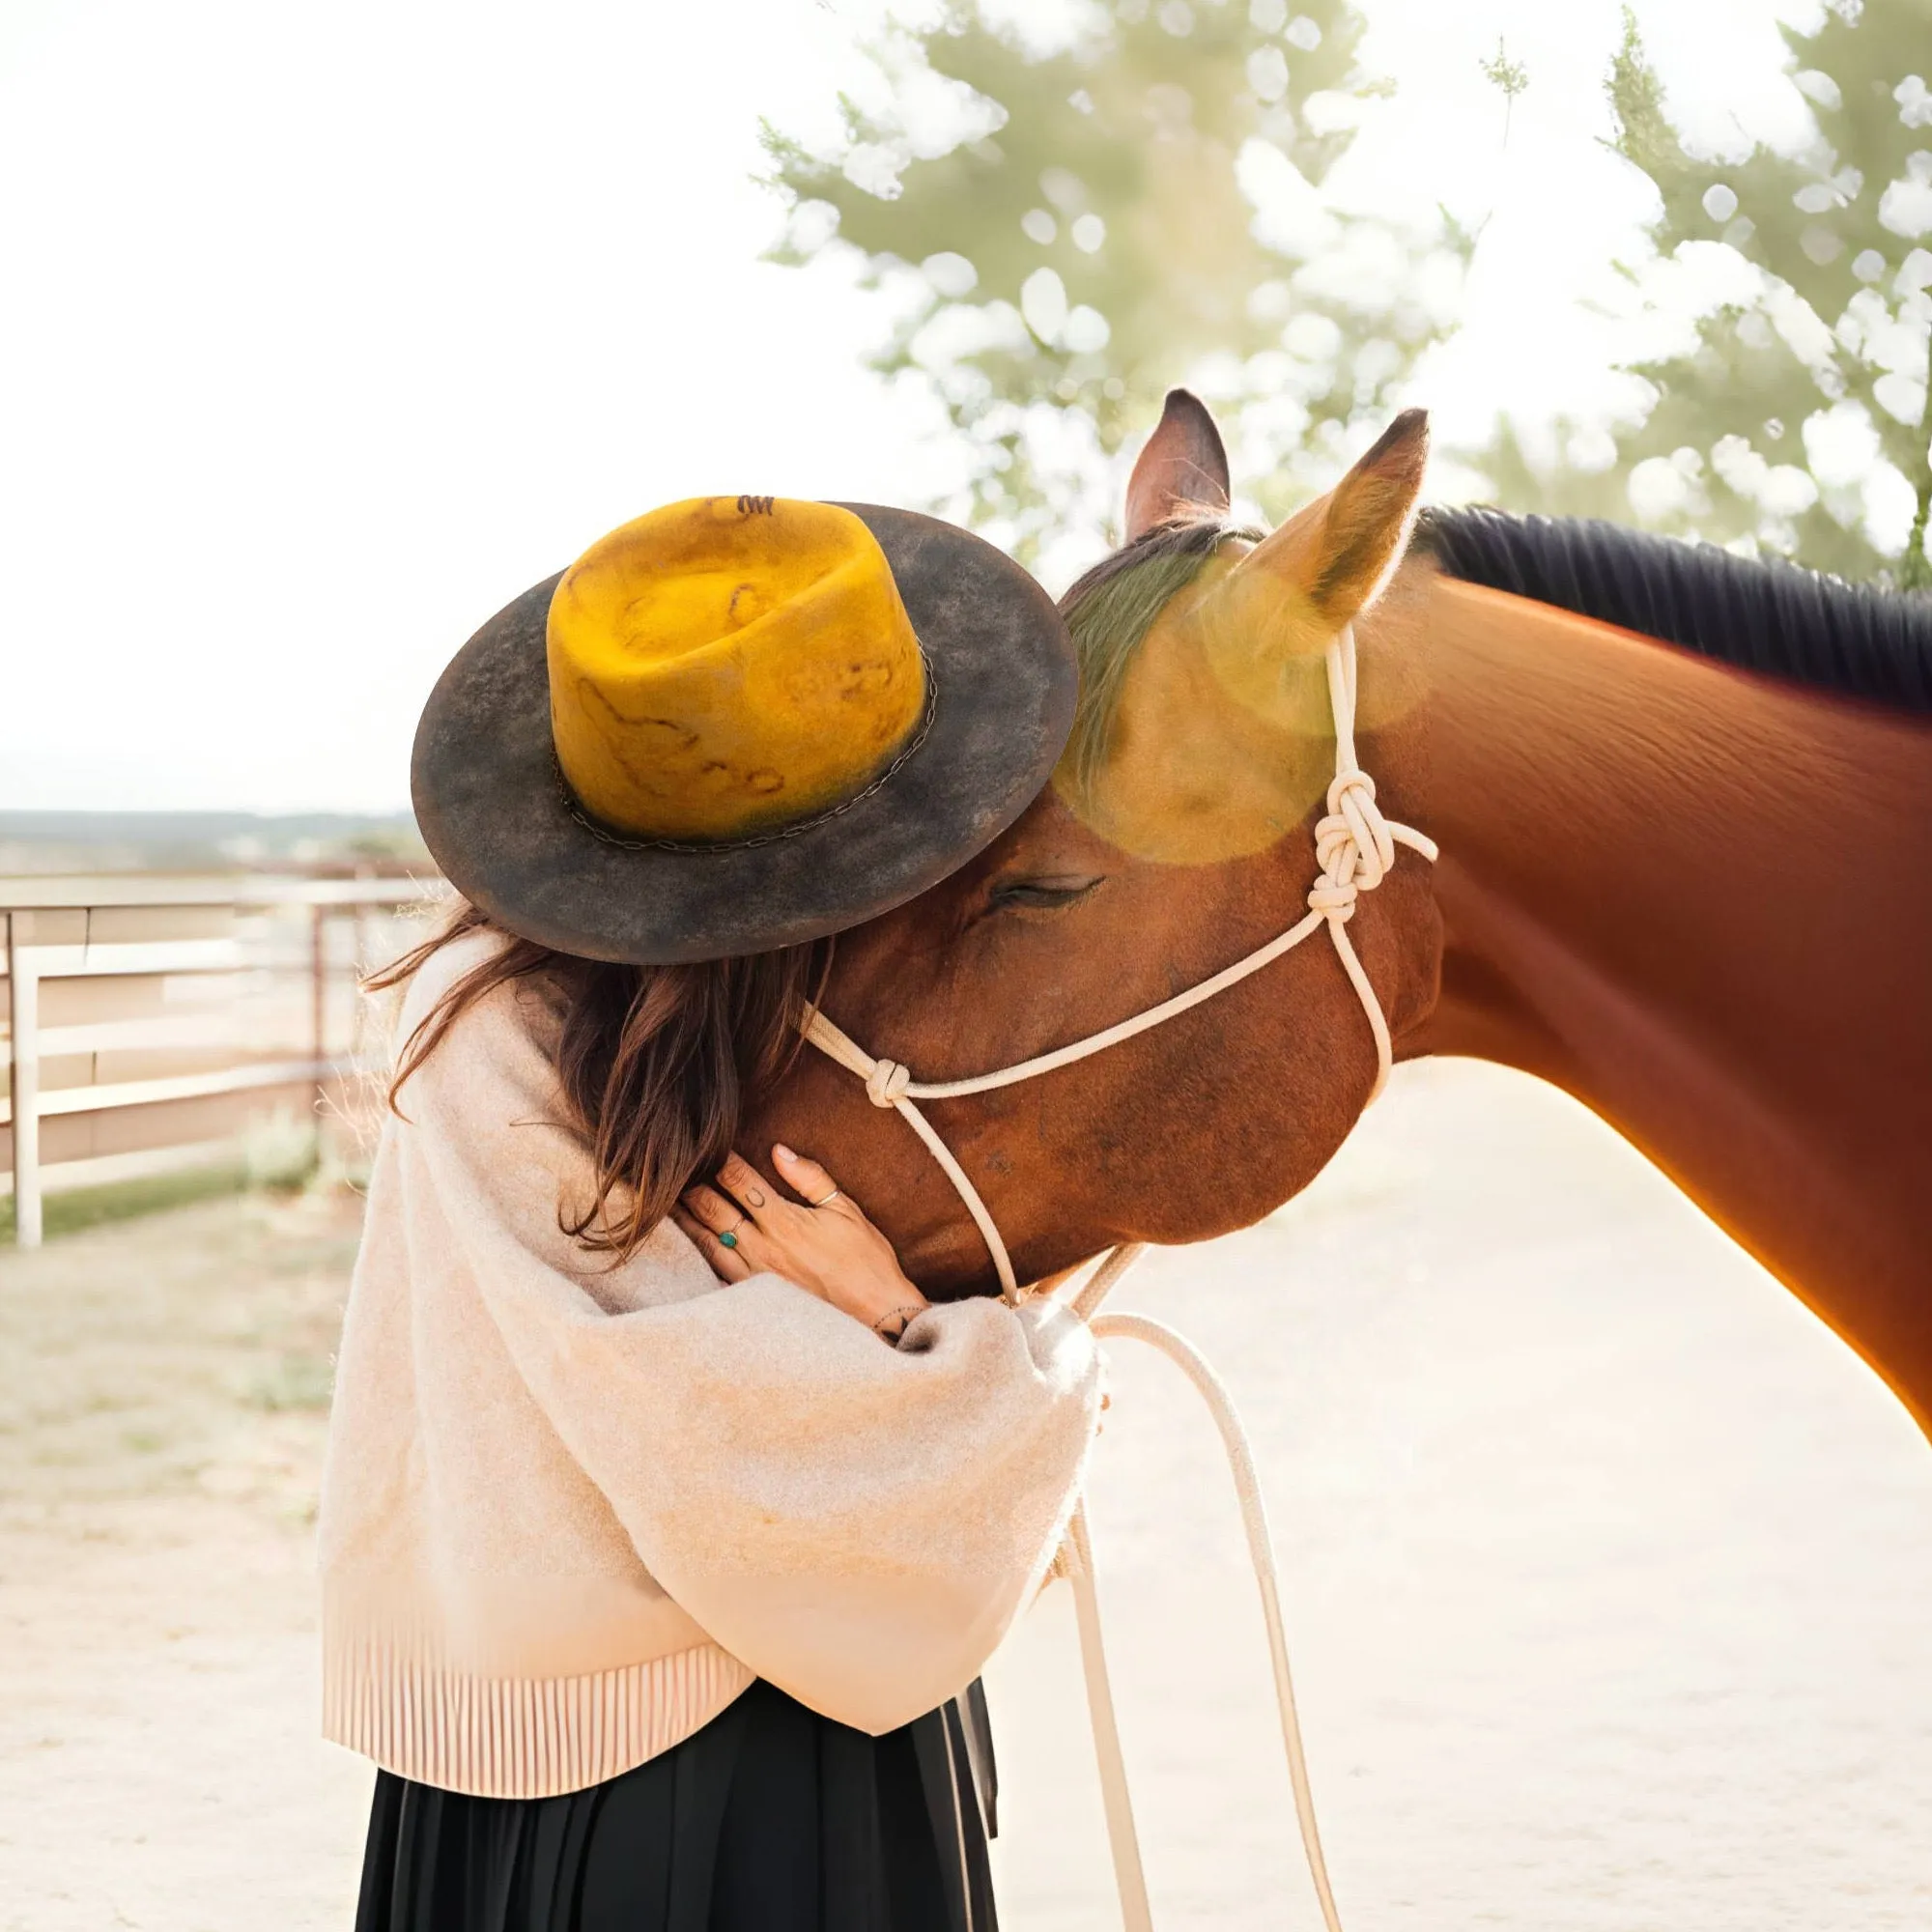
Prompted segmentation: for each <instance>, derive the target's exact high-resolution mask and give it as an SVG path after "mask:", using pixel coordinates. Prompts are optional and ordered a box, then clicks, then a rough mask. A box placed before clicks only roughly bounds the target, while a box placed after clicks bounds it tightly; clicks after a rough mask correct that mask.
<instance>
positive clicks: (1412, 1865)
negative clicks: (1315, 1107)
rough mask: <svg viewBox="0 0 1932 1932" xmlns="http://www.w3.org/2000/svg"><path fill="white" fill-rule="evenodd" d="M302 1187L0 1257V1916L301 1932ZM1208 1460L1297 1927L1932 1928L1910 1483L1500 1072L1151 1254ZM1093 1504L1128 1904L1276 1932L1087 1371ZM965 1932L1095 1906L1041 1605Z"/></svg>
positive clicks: (329, 1293) (344, 1241)
mask: <svg viewBox="0 0 1932 1932" xmlns="http://www.w3.org/2000/svg"><path fill="white" fill-rule="evenodd" d="M355 1233H356V1213H355V1204H354V1202H353V1200H349V1199H345V1198H342V1197H327V1196H325V1197H318V1198H302V1199H297V1200H293V1201H275V1200H270V1199H265V1198H263V1197H259V1196H255V1197H242V1198H239V1199H230V1200H223V1201H214V1202H208V1203H204V1204H202V1205H200V1206H196V1207H191V1208H184V1209H181V1210H179V1211H177V1212H174V1213H170V1214H165V1215H156V1216H152V1217H150V1218H148V1219H146V1220H142V1221H138V1222H132V1223H128V1224H124V1225H121V1226H118V1227H111V1228H102V1229H98V1230H95V1231H93V1232H90V1233H87V1234H81V1235H75V1236H70V1237H68V1238H65V1239H63V1240H60V1241H57V1242H54V1243H51V1244H49V1246H48V1247H47V1248H45V1249H44V1250H43V1251H42V1252H41V1253H39V1254H36V1255H29V1256H16V1255H13V1254H4V1255H0V1928H6V1932H14V1929H15V1928H17V1932H69V1928H75V1932H81V1929H82V1928H84V1932H96V1928H117V1927H135V1928H139V1932H262V1928H270V1927H272V1928H276V1932H306V1928H311V1927H313V1928H325V1927H327V1928H341V1927H346V1926H347V1925H348V1923H349V1922H350V1918H351V1913H352V1908H353V1897H354V1890H355V1875H356V1863H357V1859H358V1854H359V1847H360V1833H361V1823H362V1814H363V1808H364V1806H365V1804H366V1801H367V1790H368V1774H367V1771H366V1769H365V1768H364V1767H363V1766H361V1765H360V1764H359V1763H357V1762H356V1761H355V1760H354V1759H352V1758H350V1757H349V1756H348V1755H347V1754H346V1753H343V1752H341V1751H338V1750H335V1749H333V1748H332V1747H328V1746H326V1745H324V1744H322V1743H321V1742H320V1741H319V1740H318V1739H317V1737H316V1735H315V1731H316V1711H317V1701H318V1696H317V1685H316V1669H315V1660H314V1654H313V1653H314V1629H313V1625H314V1619H313V1605H312V1590H311V1582H310V1564H311V1560H312V1559H311V1548H310V1543H311V1525H312V1517H313V1510H314V1502H315V1493H316V1486H317V1480H318V1475H319V1461H320V1451H321V1445H322V1440H323V1432H324V1423H325V1412H324V1405H325V1403H326V1400H327V1378H328V1357H329V1351H330V1349H331V1346H332V1341H333V1335H334V1330H335V1324H336V1322H337V1320H338V1318H339V1313H340V1308H341V1303H342V1299H343V1295H344V1292H345V1288H346V1283H347V1277H348V1270H349V1266H350V1263H351V1260H352V1257H353V1253H354V1244H355ZM1120 1300H1121V1304H1122V1306H1131V1307H1136V1308H1140V1309H1142V1310H1145V1311H1146V1312H1149V1313H1152V1314H1156V1315H1159V1316H1160V1317H1162V1318H1163V1319H1166V1320H1169V1321H1174V1322H1175V1323H1176V1324H1177V1325H1179V1326H1180V1327H1182V1328H1183V1329H1185V1330H1186V1331H1187V1332H1188V1333H1190V1334H1191V1335H1192V1336H1193V1337H1194V1338H1195V1339H1196V1340H1197V1342H1199V1343H1200V1344H1201V1346H1202V1347H1203V1348H1204V1349H1205V1350H1207V1352H1208V1355H1209V1357H1210V1359H1212V1360H1213V1361H1214V1362H1215V1363H1216V1364H1217V1365H1218V1366H1219V1367H1220V1369H1221V1370H1222V1372H1223V1374H1224V1376H1225V1377H1226V1378H1227V1379H1228V1380H1229V1382H1230V1384H1231V1386H1232V1387H1233V1388H1234V1391H1235V1393H1236V1397H1237V1399H1238V1400H1239V1401H1240V1403H1241V1406H1242V1407H1243V1409H1244V1411H1245V1413H1246V1414H1247V1417H1248V1420H1249V1426H1250V1428H1251V1430H1252V1431H1253V1434H1254V1436H1255V1441H1256V1451H1257V1455H1258V1459H1259V1461H1260V1463H1261V1466H1262V1470H1263V1474H1264V1480H1265V1482H1266V1484H1267V1487H1268V1492H1269V1495H1270V1500H1271V1507H1272V1511H1273V1515H1274V1520H1275V1525H1276V1535H1277V1539H1278V1541H1279V1543H1280V1546H1281V1550H1282V1560H1283V1573H1284V1585H1285V1594H1286V1600H1287V1603H1288V1606H1289V1616H1290V1628H1291V1640H1292V1642H1293V1646H1294V1651H1295V1667H1296V1672H1297V1686H1298V1689H1299V1691H1300V1694H1301V1699H1302V1704H1303V1716H1304V1720H1305V1723H1306V1727H1307V1732H1308V1746H1309V1753H1310V1760H1311V1765H1312V1768H1313V1772H1314V1776H1315V1783H1316V1795H1317V1800H1318V1804H1319V1805H1320V1807H1321V1817H1322V1825H1323V1830H1324V1833H1325V1834H1326V1838H1327V1843H1328V1855H1329V1862H1330V1866H1331V1869H1332V1871H1333V1873H1334V1876H1335V1883H1336V1887H1337V1891H1338V1895H1339V1897H1340V1900H1341V1904H1342V1911H1343V1918H1344V1922H1345V1923H1346V1924H1348V1925H1349V1926H1350V1928H1351V1932H1359V1928H1364V1927H1367V1928H1374V1927H1378V1926H1379V1927H1384V1928H1389V1927H1413V1928H1415V1929H1416V1932H1439V1928H1441V1927H1444V1926H1447V1925H1489V1926H1496V1927H1509V1928H1517V1929H1518V1932H1559V1928H1560V1932H1786V1928H1789V1932H1799V1928H1804V1932H1818V1928H1821V1927H1823V1928H1831V1932H1882V1928H1883V1932H1902V1929H1903V1928H1913V1932H1923V1928H1924V1927H1925V1926H1926V1925H1928V1924H1932V1635H1928V1631H1932V1624H1928V1622H1927V1619H1926V1615H1925V1605H1927V1604H1928V1603H1932V1536H1928V1535H1927V1534H1926V1529H1927V1525H1928V1523H1932V1452H1928V1451H1927V1449H1926V1447H1925V1445H1924V1443H1923V1442H1922V1441H1921V1440H1920V1439H1919V1438H1918V1435H1917V1433H1916V1432H1915V1431H1914V1430H1913V1429H1912V1427H1911V1425H1910V1423H1909V1422H1908V1421H1907V1420H1906V1418H1905V1417H1904V1416H1903V1414H1902V1413H1901V1412H1900V1411H1899V1410H1898V1408H1897V1406H1896V1405H1895V1404H1893V1403H1892V1402H1891V1401H1890V1399H1889V1397H1888V1396H1887V1395H1886V1394H1885V1393H1884V1391H1883V1390H1881V1389H1880V1388H1879V1387H1878V1386H1877V1384H1876V1383H1875V1382H1874V1381H1873V1380H1872V1378H1870V1376H1869V1375H1868V1373H1867V1372H1866V1371H1865V1370H1864V1369H1863V1368H1862V1367H1861V1365H1860V1364H1859V1363H1858V1362H1857V1361H1855V1360H1854V1359H1853V1358H1852V1357H1851V1356H1850V1354H1849V1353H1848V1351H1846V1350H1844V1349H1843V1348H1842V1347H1841V1346H1840V1345H1838V1344H1837V1343H1836V1342H1835V1341H1834V1340H1833V1338H1832V1337H1830V1336H1829V1335H1827V1334H1825V1333H1824V1331H1823V1330H1822V1329H1820V1328H1819V1326H1818V1325H1817V1323H1816V1322H1815V1321H1812V1319H1811V1318H1810V1317H1809V1316H1808V1315H1806V1314H1805V1313H1804V1310H1803V1309H1802V1308H1801V1307H1800V1306H1799V1305H1798V1304H1797V1303H1796V1302H1795V1301H1794V1300H1793V1299H1792V1298H1791V1297H1790V1296H1789V1295H1788V1294H1786V1293H1784V1292H1783V1291H1782V1290H1780V1289H1778V1288H1777V1287H1776V1285H1775V1284H1773V1283H1771V1282H1770V1281H1769V1280H1768V1278H1766V1277H1765V1276H1764V1275H1763V1274H1762V1273H1761V1271H1760V1270H1758V1269H1757V1268H1756V1267H1755V1266H1754V1265H1753V1264H1751V1263H1750V1262H1748V1261H1747V1259H1746V1258H1745V1257H1744V1256H1743V1255H1742V1254H1740V1253H1739V1252H1738V1250H1736V1249H1735V1248H1734V1247H1732V1246H1731V1245H1730V1244H1729V1243H1728V1242H1726V1241H1725V1240H1723V1238H1722V1237H1721V1236H1719V1235H1717V1234H1716V1233H1715V1231H1714V1230H1712V1229H1711V1228H1710V1227H1709V1226H1708V1224H1706V1223H1704V1222H1703V1221H1702V1220H1701V1219H1700V1218H1699V1217H1698V1216H1697V1215H1696V1214H1695V1213H1694V1212H1693V1211H1692V1210H1690V1208H1688V1207H1687V1206H1686V1204H1685V1203H1683V1201H1682V1200H1681V1199H1680V1198H1679V1197H1677V1196H1676V1195H1675V1194H1674V1193H1673V1192H1672V1191H1671V1190H1670V1189H1669V1188H1668V1187H1667V1186H1666V1185H1665V1184H1664V1183H1663V1182H1662V1180H1661V1179H1659V1178H1658V1177H1657V1176H1656V1175H1654V1174H1653V1173H1651V1172H1650V1171H1649V1170H1648V1169H1647V1168H1645V1167H1644V1166H1643V1164H1642V1163H1641V1162H1640V1161H1638V1160H1637V1159H1636V1157H1635V1156H1634V1155H1633V1154H1632V1153H1631V1152H1630V1151H1629V1150H1627V1149H1625V1148H1624V1147H1623V1146H1622V1145H1621V1144H1620V1143H1617V1142H1616V1141H1614V1139H1613V1138H1612V1137H1611V1136H1609V1135H1608V1134H1607V1133H1606V1132H1605V1130H1604V1129H1603V1128H1601V1127H1600V1126H1599V1125H1598V1124H1597V1123H1596V1122H1592V1121H1590V1120H1588V1119H1587V1117H1585V1116H1583V1115H1582V1114H1581V1113H1580V1112H1579V1111H1578V1110H1577V1109H1576V1108H1574V1107H1572V1106H1571V1105H1569V1103H1567V1102H1565V1101H1563V1100H1561V1099H1560V1098H1559V1097H1558V1096H1555V1095H1553V1094H1549V1093H1548V1092H1547V1091H1546V1090H1542V1089H1538V1088H1535V1087H1533V1086H1530V1085H1529V1084H1528V1083H1525V1082H1521V1081H1517V1080H1512V1079H1509V1078H1507V1077H1506V1076H1503V1075H1500V1074H1498V1073H1496V1072H1494V1071H1493V1070H1492V1069H1486V1068H1481V1067H1474V1066H1458V1065H1449V1066H1429V1067H1421V1068H1406V1069H1402V1070H1401V1072H1400V1074H1399V1078H1398V1082H1397V1085H1396V1088H1395V1089H1394V1090H1393V1091H1392V1093H1391V1094H1390V1096H1389V1098H1388V1099H1387V1100H1386V1101H1385V1102H1384V1103H1383V1104H1382V1105H1381V1106H1379V1107H1378V1108H1377V1109H1376V1111H1375V1113H1374V1114H1373V1115H1372V1116H1371V1118H1370V1119H1369V1121H1368V1122H1365V1123H1364V1126H1363V1128H1362V1129H1361V1130H1360V1131H1359V1132H1358V1134H1357V1136H1356V1137H1355V1139H1354V1140H1353V1141H1352V1142H1351V1143H1350V1147H1349V1148H1348V1149H1347V1150H1345V1151H1344V1154H1343V1155H1342V1157H1341V1158H1340V1159H1338V1161H1337V1162H1336V1163H1335V1165H1334V1166H1333V1167H1332V1168H1331V1169H1330V1171H1329V1172H1328V1173H1327V1174H1326V1175H1324V1176H1323V1177H1322V1179H1321V1181H1320V1182H1319V1183H1318V1184H1317V1186H1316V1187H1315V1188H1313V1189H1311V1190H1310V1192H1309V1193H1308V1194H1307V1195H1305V1196H1304V1197H1303V1198H1302V1199H1301V1200H1300V1201H1298V1202H1296V1203H1294V1204H1293V1205H1292V1206H1291V1207H1290V1208H1288V1209H1286V1210H1284V1211H1283V1212H1282V1213H1281V1214H1279V1215H1277V1216H1275V1217H1273V1218H1272V1219H1271V1220H1270V1221H1269V1222H1267V1223H1266V1224H1264V1226H1262V1227H1260V1228H1257V1229H1253V1230H1250V1231H1248V1232H1247V1233H1245V1234H1243V1235H1239V1236H1231V1237H1229V1239H1227V1240H1225V1241H1222V1242H1217V1243H1214V1244H1212V1245H1210V1246H1208V1247H1206V1248H1201V1249H1195V1250H1190V1251H1184V1252H1176V1253H1170V1254H1165V1255H1160V1256H1156V1257H1153V1258H1152V1259H1151V1262H1150V1263H1149V1264H1148V1265H1147V1267H1146V1268H1145V1270H1144V1272H1143V1274H1142V1275H1141V1276H1139V1277H1137V1278H1135V1280H1134V1281H1133V1282H1132V1283H1130V1284H1129V1285H1128V1286H1127V1287H1126V1288H1123V1289H1122V1292H1121V1296H1120ZM1115 1355H1116V1360H1115V1367H1114V1371H1113V1379H1114V1387H1115V1404H1114V1407H1113V1410H1112V1411H1111V1414H1110V1417H1109V1422H1108V1429H1107V1434H1106V1435H1105V1436H1104V1437H1103V1439H1102V1441H1101V1443H1100V1445H1099V1451H1098V1457H1097V1461H1096V1466H1095V1470H1094V1480H1093V1504H1094V1525H1095V1537H1096V1542H1097V1545H1098V1548H1099V1554H1100V1563H1101V1571H1102V1582H1103V1594H1104V1602H1105V1606H1106V1614H1107V1620H1108V1630H1109V1642H1110V1649H1111V1651H1112V1653H1113V1658H1114V1665H1115V1672H1116V1678H1117V1685H1118V1690H1119V1695H1120V1701H1121V1705H1122V1725H1123V1729H1124V1732H1125V1736H1126V1744H1127V1748H1128V1752H1129V1756H1130V1759H1131V1761H1132V1765H1133V1772H1134V1778H1135V1787H1136V1802H1137V1804H1138V1806H1139V1810H1140V1816H1141V1828H1142V1833H1143V1837H1144V1839H1145V1841H1146V1845H1147V1855H1148V1863H1149V1869H1150V1875H1151V1882H1152V1886H1153V1890H1154V1897H1155V1907H1156V1917H1157V1919H1158V1922H1159V1923H1160V1924H1161V1925H1162V1926H1163V1928H1164V1932H1172V1928H1175V1927H1199V1928H1208V1927H1212V1928H1215V1932H1248V1928H1252V1929H1253V1932H1262V1928H1264V1927H1265V1928H1268V1932H1276V1928H1280V1927H1283V1926H1287V1927H1291V1928H1300V1927H1313V1926H1314V1925H1315V1924H1316V1922H1317V1921H1316V1919H1315V1917H1314V1910H1313V1905H1312V1901H1311V1898H1310V1894H1309V1890H1308V1886H1307V1881H1306V1878H1305V1876H1304V1875H1303V1874H1302V1873H1301V1871H1300V1869H1299V1866H1298V1864H1297V1861H1296V1853H1295V1847H1294V1834H1293V1822H1292V1818H1291V1815H1290V1813H1289V1811H1288V1808H1287V1789H1286V1779H1285V1777H1284V1776H1283V1775H1282V1772H1281V1769H1280V1753H1279V1745H1278V1742H1277V1741H1276V1740H1275V1738H1274V1736H1273V1729H1272V1726H1273V1719H1272V1715H1271V1705H1270V1703H1269V1700H1268V1694H1267V1689H1266V1684H1267V1679H1266V1664H1265V1653H1264V1650H1263V1648H1262V1637H1261V1631H1260V1624H1259V1618H1258V1617H1257V1615H1256V1614H1255V1610H1254V1606H1253V1586H1252V1584H1251V1583H1250V1582H1249V1580H1248V1578H1247V1575H1246V1572H1245V1570H1244V1568H1243V1566H1242V1562H1241V1555H1240V1545H1239V1538H1238V1531H1237V1528H1236V1517H1235V1512H1234V1508H1233V1504H1232V1501H1231V1500H1230V1497H1229V1492H1228V1491H1227V1488H1226V1476H1225V1473H1224V1472H1223V1470H1222V1469H1221V1468H1220V1467H1219V1466H1218V1465H1217V1463H1216V1461H1215V1453H1214V1449H1213V1444H1212V1439H1211V1434H1210V1432H1209V1431H1208V1428H1207V1425H1206V1424H1205V1423H1204V1421H1203V1420H1202V1417H1201V1415H1200V1414H1199V1412H1198V1411H1197V1410H1196V1409H1195V1408H1194V1407H1193V1406H1191V1403H1192V1398H1191V1396H1190V1395H1189V1394H1188V1393H1187V1391H1186V1390H1185V1388H1184V1386H1183V1385H1182V1384H1181V1383H1180V1381H1179V1377H1178V1376H1177V1375H1176V1374H1175V1373H1174V1372H1173V1371H1172V1370H1171V1369H1169V1368H1168V1367H1167V1365H1165V1364H1164V1363H1161V1362H1160V1361H1158V1360H1157V1359H1155V1358H1152V1357H1149V1356H1145V1355H1136V1354H1133V1353H1132V1352H1131V1350H1130V1347H1129V1345H1124V1344H1122V1345H1118V1346H1117V1348H1116V1351H1115ZM988 1683H989V1688H990V1693H991V1698H992V1705H993V1717H994V1724H995V1730H996V1734H997V1736H998V1739H999V1744H1000V1750H1001V1761H1002V1774H1003V1785H1004V1787H1005V1789H1004V1794H1003V1802H1002V1821H1003V1827H1004V1831H1003V1836H1002V1839H1001V1842H1000V1844H999V1845H998V1846H997V1847H996V1857H997V1861H998V1875H999V1883H1000V1889H1001V1901H1002V1914H1003V1922H1004V1923H1005V1924H1006V1925H1007V1927H1008V1932H1102V1928H1108V1927H1111V1926H1114V1925H1116V1924H1118V1922H1119V1921H1118V1917H1117V1914H1116V1910H1115V1908H1114V1906H1113V1903H1112V1900H1111V1895H1110V1889H1109V1884H1110V1882H1109V1875H1108V1865H1107V1858H1106V1851H1105V1844H1104V1838H1103V1836H1102V1833H1101V1828H1100V1821H1099V1807H1098V1801H1097V1794H1096V1790H1095V1785H1094V1776H1093V1771H1092V1749H1091V1745H1090V1744H1089V1743H1088V1741H1087V1738H1086V1735H1085V1730H1084V1719H1083V1713H1082V1707H1081V1703H1080V1692H1079V1677H1078V1668H1077V1662H1076V1655H1075V1652H1074V1649H1073V1641H1072V1633H1071V1617H1070V1612H1069V1606H1068V1605H1067V1603H1066V1602H1065V1590H1064V1587H1056V1588H1055V1589H1054V1590H1051V1591H1049V1592H1048V1593H1047V1595H1046V1596H1045V1598H1044V1599H1043V1600H1042V1602H1041V1603H1040V1605H1037V1607H1036V1609H1035V1610H1034V1611H1033V1612H1032V1613H1031V1614H1030V1615H1029V1616H1028V1618H1027V1619H1026V1620H1025V1621H1024V1622H1023V1624H1022V1625H1021V1626H1020V1627H1019V1629H1018V1630H1017V1631H1016V1632H1015V1634H1014V1635H1013V1636H1012V1638H1011V1639H1010V1640H1009V1643H1008V1645H1007V1647H1006V1649H1005V1650H1004V1652H1003V1653H1002V1655H1001V1656H1000V1657H999V1658H998V1659H996V1660H995V1661H994V1663H993V1665H992V1667H991V1668H990V1669H989V1671H988Z"/></svg>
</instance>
